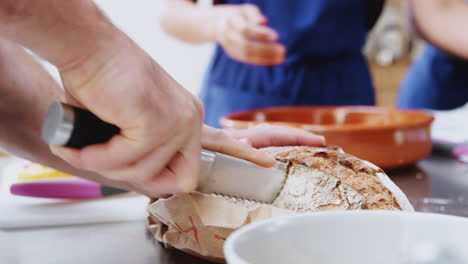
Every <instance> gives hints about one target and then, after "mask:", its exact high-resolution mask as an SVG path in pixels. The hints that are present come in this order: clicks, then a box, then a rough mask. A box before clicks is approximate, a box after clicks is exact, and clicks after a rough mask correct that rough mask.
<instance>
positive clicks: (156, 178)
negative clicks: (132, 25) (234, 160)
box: [53, 41, 203, 196]
mask: <svg viewBox="0 0 468 264" xmlns="http://www.w3.org/2000/svg"><path fill="white" fill-rule="evenodd" d="M101 54H105V53H104V52H102V53H100V54H97V55H96V56H97V57H90V58H88V59H87V60H85V61H84V62H83V63H82V64H80V65H75V66H74V67H73V68H71V69H61V76H62V79H63V82H64V85H65V87H66V89H67V90H68V92H69V93H70V94H71V96H72V97H73V98H74V99H75V100H76V101H78V102H79V103H80V104H81V105H83V106H84V107H85V108H87V109H89V110H90V111H92V112H93V113H95V114H96V115H97V116H99V117H100V118H101V119H102V120H104V121H106V122H108V123H111V124H114V125H116V126H118V127H120V128H121V134H120V135H117V136H115V137H113V138H112V139H111V140H110V141H109V142H107V143H105V144H100V145H95V146H89V147H86V148H84V149H82V150H72V149H65V148H53V152H54V153H55V154H57V155H58V156H60V157H62V158H63V159H65V160H66V161H68V162H69V163H70V164H72V165H74V166H75V167H77V168H80V169H84V170H91V171H95V172H97V173H99V174H101V175H104V176H106V177H108V178H110V179H114V180H120V181H124V182H126V183H127V184H129V185H130V186H131V188H132V189H135V190H138V191H140V192H143V193H145V194H148V195H150V196H158V195H160V194H168V193H179V192H188V191H192V190H194V188H195V186H196V182H197V181H196V180H197V178H196V177H197V173H194V172H196V171H198V168H199V162H200V157H199V156H200V134H201V124H202V115H203V110H202V105H201V103H200V102H199V101H198V99H196V98H195V97H194V96H192V95H191V94H190V93H189V92H187V91H186V90H185V89H184V88H182V87H181V86H180V85H179V84H178V83H177V82H176V81H175V80H173V79H172V78H171V77H170V76H169V75H168V74H167V73H166V72H165V71H164V70H163V69H162V68H161V67H160V66H159V65H157V63H156V62H154V61H153V60H152V59H151V58H150V57H149V56H148V55H147V54H145V53H144V52H143V51H142V50H140V48H139V47H137V46H136V45H134V44H133V43H131V42H130V41H129V42H128V43H126V45H124V46H122V47H119V48H118V50H117V53H116V54H111V55H110V56H108V57H101V56H102V55H101Z"/></svg>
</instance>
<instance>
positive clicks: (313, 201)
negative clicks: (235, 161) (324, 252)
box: [272, 164, 366, 212]
mask: <svg viewBox="0 0 468 264" xmlns="http://www.w3.org/2000/svg"><path fill="white" fill-rule="evenodd" d="M365 201H366V199H365V197H364V196H363V195H362V194H360V193H359V192H357V191H356V190H354V189H353V188H351V187H350V186H349V185H346V184H344V183H342V182H341V181H340V180H339V179H338V178H336V177H333V176H330V175H327V174H325V173H324V172H322V171H320V170H316V169H312V168H309V167H306V166H303V165H299V164H292V165H291V166H290V167H289V170H288V178H287V179H286V182H285V184H284V187H283V189H282V190H281V192H280V194H279V195H278V197H277V198H276V199H275V201H274V202H273V204H272V205H273V206H277V207H280V208H287V209H291V210H293V211H296V212H310V211H317V210H333V209H341V210H353V209H360V208H362V207H363V206H364V204H365Z"/></svg>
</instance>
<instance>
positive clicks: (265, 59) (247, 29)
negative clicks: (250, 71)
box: [215, 4, 286, 65]
mask: <svg viewBox="0 0 468 264" xmlns="http://www.w3.org/2000/svg"><path fill="white" fill-rule="evenodd" d="M215 8H219V9H220V15H219V16H218V21H216V22H215V25H217V28H216V30H215V39H216V41H217V42H218V43H219V44H220V45H221V46H222V47H223V48H224V50H225V51H226V53H227V54H228V55H229V56H230V57H232V58H233V59H236V60H239V61H241V62H245V63H250V64H257V65H276V64H281V63H283V62H284V59H285V54H286V49H285V47H284V46H283V45H281V44H279V43H278V33H277V32H276V31H274V30H273V29H271V28H269V27H267V26H266V23H267V18H266V17H265V16H263V14H262V13H261V12H260V10H259V9H258V7H256V6H255V5H251V4H245V5H229V6H222V7H215Z"/></svg>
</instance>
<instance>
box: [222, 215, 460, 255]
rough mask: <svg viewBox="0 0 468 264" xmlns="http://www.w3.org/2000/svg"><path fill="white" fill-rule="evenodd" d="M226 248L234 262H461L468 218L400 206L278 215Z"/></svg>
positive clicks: (231, 238) (229, 241)
mask: <svg viewBox="0 0 468 264" xmlns="http://www.w3.org/2000/svg"><path fill="white" fill-rule="evenodd" d="M224 253H225V256H226V259H227V261H228V263H230V264H247V263H249V264H250V263H252V264H253V263H255V264H257V263H268V264H275V263H294V264H300V263H308V264H311V263H313V264H319V263H326V264H367V263H369V264H376V263H379V264H398V263H402V264H410V263H411V264H423V263H424V264H435V263H438V264H444V263H446V264H461V263H468V219H467V218H462V217H455V216H448V215H439V214H428V213H411V212H395V211H392V212H390V211H344V212H320V213H312V214H303V215H293V216H284V217H276V218H272V219H269V220H266V221H262V222H258V223H254V224H251V225H248V226H246V227H244V228H241V229H239V230H238V231H236V232H234V233H233V234H232V235H231V236H229V238H228V239H227V241H226V243H225V247H224Z"/></svg>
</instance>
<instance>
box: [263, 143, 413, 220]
mask: <svg viewBox="0 0 468 264" xmlns="http://www.w3.org/2000/svg"><path fill="white" fill-rule="evenodd" d="M263 150H264V151H266V152H268V153H271V154H273V155H274V156H275V157H276V159H278V160H288V161H290V162H291V163H292V164H300V165H302V166H307V167H309V168H311V169H312V170H311V171H309V175H310V176H311V178H312V179H315V178H317V175H322V177H327V179H328V181H331V182H333V179H337V180H338V182H337V184H339V185H338V187H340V188H341V190H340V194H341V197H342V199H341V201H342V203H339V202H338V200H337V199H336V198H337V196H336V190H335V191H333V192H330V190H328V189H327V190H325V189H323V188H330V186H331V185H333V184H331V182H329V185H326V184H325V185H323V184H324V183H323V182H322V183H320V184H322V187H320V188H317V189H315V190H316V191H317V192H318V193H320V192H323V193H328V195H329V197H328V198H326V199H328V200H327V202H326V203H324V205H321V204H320V202H319V200H320V199H322V200H323V199H324V198H323V197H320V194H316V195H315V196H311V195H310V194H312V192H313V189H314V188H315V187H313V186H312V187H310V189H309V192H311V193H309V194H308V195H307V197H309V198H310V199H309V198H307V199H306V198H303V197H299V196H294V195H292V194H291V193H290V194H289V196H288V197H287V198H286V196H285V195H284V194H283V192H286V191H287V190H288V188H289V189H290V188H291V187H288V180H291V179H290V178H288V180H287V182H286V185H285V189H283V191H282V193H281V194H280V196H279V197H278V198H277V200H276V201H275V202H274V204H273V205H277V206H278V207H283V208H285V207H286V208H287V207H288V206H291V204H292V203H296V204H295V205H294V206H292V208H289V209H293V210H295V211H313V210H317V209H327V208H329V209H334V208H336V209H340V208H342V209H348V210H352V209H360V208H362V209H370V210H405V211H413V207H412V206H411V204H410V203H409V201H408V199H407V198H406V196H405V195H404V193H403V192H402V191H401V190H400V189H399V188H398V187H397V186H396V185H395V184H394V183H393V182H392V181H391V180H390V179H389V178H388V176H387V175H386V174H385V173H384V172H383V171H382V170H381V169H380V168H378V167H377V166H375V165H373V164H371V163H369V162H367V161H363V160H361V159H358V158H356V157H354V156H351V155H348V154H346V153H344V152H343V150H341V149H340V148H337V147H327V148H316V147H299V146H293V147H269V148H264V149H263ZM290 176H291V175H290ZM293 176H294V175H293ZM293 178H294V177H293ZM301 181H304V180H303V179H302V180H301ZM296 183H297V182H296ZM296 183H294V180H293V183H289V184H296ZM317 187H318V185H317ZM308 188H309V187H308ZM340 188H338V189H340ZM335 189H336V188H335ZM295 191H296V192H297V190H295ZM293 192H294V191H293ZM280 198H281V200H284V201H279V200H278V199H280ZM317 199H318V200H317ZM334 199H335V200H334ZM306 200H308V201H307V202H309V205H310V206H309V207H307V206H305V205H303V204H306V203H307V202H306ZM333 200H334V201H335V203H333V202H332V201H333ZM288 201H289V202H288ZM291 201H294V202H291ZM333 204H335V205H333ZM314 208H315V209H314Z"/></svg>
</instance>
